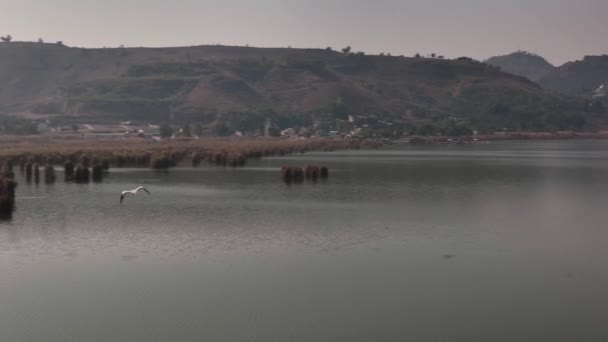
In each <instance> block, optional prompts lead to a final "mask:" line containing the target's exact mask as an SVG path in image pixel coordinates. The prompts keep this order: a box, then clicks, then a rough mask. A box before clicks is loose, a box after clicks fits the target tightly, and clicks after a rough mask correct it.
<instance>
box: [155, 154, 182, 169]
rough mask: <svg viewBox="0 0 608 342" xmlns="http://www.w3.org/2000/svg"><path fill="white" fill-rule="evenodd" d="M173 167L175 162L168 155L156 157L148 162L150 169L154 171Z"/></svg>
mask: <svg viewBox="0 0 608 342" xmlns="http://www.w3.org/2000/svg"><path fill="white" fill-rule="evenodd" d="M175 165H176V162H175V161H174V160H172V159H171V158H170V156H168V155H162V156H156V157H153V158H152V159H151V161H150V168H152V169H155V170H167V169H169V168H171V167H174V166H175Z"/></svg>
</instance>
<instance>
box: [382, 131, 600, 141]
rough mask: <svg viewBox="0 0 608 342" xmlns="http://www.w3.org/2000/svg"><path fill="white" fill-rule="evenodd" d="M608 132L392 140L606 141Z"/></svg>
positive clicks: (531, 133) (420, 137)
mask: <svg viewBox="0 0 608 342" xmlns="http://www.w3.org/2000/svg"><path fill="white" fill-rule="evenodd" d="M605 139H608V132H606V133H604V132H602V133H591V132H555V133H552V132H504V133H494V134H479V135H472V136H461V137H449V136H418V135H414V136H410V137H408V138H405V139H397V140H392V142H394V143H398V142H406V143H410V144H432V143H451V144H465V143H467V144H468V143H475V142H491V141H530V140H535V141H539V140H605Z"/></svg>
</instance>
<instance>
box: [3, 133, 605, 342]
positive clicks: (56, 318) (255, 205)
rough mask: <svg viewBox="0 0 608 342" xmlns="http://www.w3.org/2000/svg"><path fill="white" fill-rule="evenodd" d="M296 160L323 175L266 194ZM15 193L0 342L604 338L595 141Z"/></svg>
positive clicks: (267, 163)
mask: <svg viewBox="0 0 608 342" xmlns="http://www.w3.org/2000/svg"><path fill="white" fill-rule="evenodd" d="M305 163H317V164H323V165H327V166H329V167H330V169H331V174H330V179H329V180H328V181H327V182H326V183H318V184H301V185H291V186H289V185H286V184H283V183H282V182H281V180H280V177H279V173H278V168H279V167H280V166H281V165H286V164H296V165H298V164H305ZM59 178H62V174H60V175H59ZM19 181H20V185H19V188H18V194H17V195H18V199H17V211H16V212H15V214H14V216H13V219H12V221H10V222H3V223H0V340H2V341H265V342H266V341H463V342H464V341H520V342H521V341H530V342H532V341H535V342H536V341H552V342H555V341H607V340H608V265H606V260H608V248H607V246H608V224H607V223H606V222H607V221H608V219H607V218H608V142H601V141H592V142H587V141H576V142H564V141H561V142H527V143H512V142H511V143H492V144H479V145H471V146H431V147H417V148H412V147H401V148H398V147H392V148H387V149H382V150H375V151H346V152H344V151H340V152H332V153H321V152H319V153H309V154H305V155H297V156H289V157H285V158H276V159H265V160H262V161H259V162H252V163H250V164H249V165H248V167H246V168H243V169H235V170H232V169H221V168H215V167H202V168H199V169H191V168H187V167H184V168H177V169H172V170H171V171H170V172H154V171H149V170H138V169H113V170H112V171H111V175H110V176H109V178H107V179H106V180H105V182H104V183H103V184H89V185H76V184H64V183H63V182H62V181H61V182H58V183H57V184H55V185H53V186H46V185H44V184H40V185H28V184H26V182H25V181H24V180H23V179H19ZM138 185H145V186H146V187H147V188H148V189H150V191H152V193H153V195H152V196H145V195H142V196H138V197H134V198H127V199H126V200H125V203H124V205H120V204H119V193H120V191H121V190H123V189H131V188H134V187H136V186H138Z"/></svg>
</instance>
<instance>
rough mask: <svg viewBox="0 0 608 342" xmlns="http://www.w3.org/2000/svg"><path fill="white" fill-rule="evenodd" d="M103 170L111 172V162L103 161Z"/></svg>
mask: <svg viewBox="0 0 608 342" xmlns="http://www.w3.org/2000/svg"><path fill="white" fill-rule="evenodd" d="M101 168H102V169H103V170H104V171H110V160H108V159H103V160H102V161H101Z"/></svg>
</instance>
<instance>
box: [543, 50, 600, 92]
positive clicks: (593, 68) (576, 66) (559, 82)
mask: <svg viewBox="0 0 608 342" xmlns="http://www.w3.org/2000/svg"><path fill="white" fill-rule="evenodd" d="M539 82H540V84H541V85H542V86H543V87H545V88H547V89H551V90H554V91H559V92H562V93H566V94H577V95H591V94H592V93H593V92H594V91H595V90H597V89H598V88H599V87H601V86H602V85H606V86H608V55H603V56H585V58H583V60H582V61H575V62H569V63H566V64H564V65H562V66H560V67H559V68H556V69H555V70H554V71H553V72H551V73H549V74H547V75H545V76H544V77H542V78H541V79H540V80H539Z"/></svg>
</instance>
